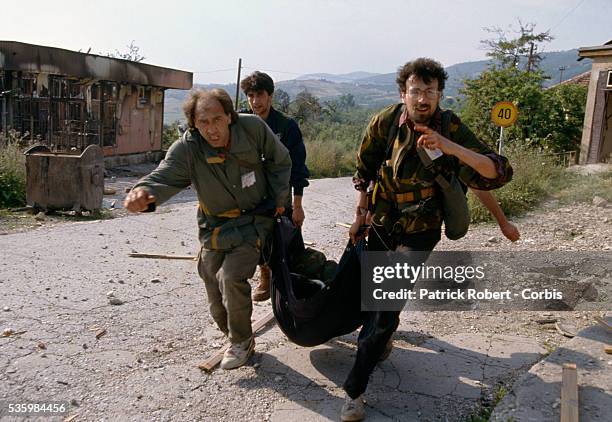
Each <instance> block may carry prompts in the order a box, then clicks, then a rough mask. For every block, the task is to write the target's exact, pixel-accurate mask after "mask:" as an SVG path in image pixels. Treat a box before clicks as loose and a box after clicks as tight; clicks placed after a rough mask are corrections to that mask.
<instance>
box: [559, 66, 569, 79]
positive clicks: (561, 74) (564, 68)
mask: <svg viewBox="0 0 612 422" xmlns="http://www.w3.org/2000/svg"><path fill="white" fill-rule="evenodd" d="M566 69H567V67H565V66H561V67H560V68H559V72H561V73H559V83H561V82H563V71H564V70H566Z"/></svg>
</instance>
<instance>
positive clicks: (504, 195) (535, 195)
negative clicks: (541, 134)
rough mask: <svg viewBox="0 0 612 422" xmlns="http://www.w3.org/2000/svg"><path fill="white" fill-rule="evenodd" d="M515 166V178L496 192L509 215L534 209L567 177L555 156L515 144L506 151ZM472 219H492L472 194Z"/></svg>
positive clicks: (469, 202)
mask: <svg viewBox="0 0 612 422" xmlns="http://www.w3.org/2000/svg"><path fill="white" fill-rule="evenodd" d="M504 155H506V156H507V157H508V159H509V160H510V163H511V164H512V168H513V169H514V176H513V178H512V181H511V182H510V183H508V184H507V185H506V186H504V187H503V188H501V189H497V190H495V191H494V192H493V193H494V195H495V197H496V198H497V201H498V202H499V203H500V206H501V208H502V210H504V213H505V214H506V215H507V216H512V215H520V214H522V213H524V212H525V211H528V210H529V209H532V208H533V207H534V206H535V205H536V204H538V203H539V202H540V201H541V200H543V199H545V198H546V197H548V196H549V194H551V193H552V192H553V191H554V190H555V189H556V186H557V183H559V181H560V180H563V179H564V178H566V177H567V175H566V174H565V172H564V168H563V167H561V166H559V165H558V164H556V163H555V161H554V158H553V157H551V156H547V155H542V154H540V153H539V151H538V150H535V149H532V148H529V147H526V146H521V145H514V146H510V147H509V148H508V149H507V150H506V151H505V154H504ZM468 204H469V206H470V212H471V215H472V222H479V221H487V220H490V219H491V218H492V216H491V214H490V213H489V211H488V210H487V209H486V208H485V207H484V206H483V205H482V204H481V203H480V201H478V199H477V198H476V197H475V196H474V195H472V194H469V195H468Z"/></svg>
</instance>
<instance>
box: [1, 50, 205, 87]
mask: <svg viewBox="0 0 612 422" xmlns="http://www.w3.org/2000/svg"><path fill="white" fill-rule="evenodd" d="M0 69H5V70H10V71H22V72H32V73H48V74H52V75H62V76H66V77H77V78H85V79H94V80H103V81H114V82H120V83H126V84H134V85H151V86H157V87H161V88H172V89H191V87H192V86H193V73H191V72H185V71H183V70H177V69H170V68H167V67H160V66H154V65H150V64H145V63H137V62H133V61H130V60H123V59H115V58H110V57H106V56H99V55H97V54H86V53H81V52H78V51H72V50H65V49H62V48H55V47H45V46H41V45H34V44H26V43H21V42H16V41H0Z"/></svg>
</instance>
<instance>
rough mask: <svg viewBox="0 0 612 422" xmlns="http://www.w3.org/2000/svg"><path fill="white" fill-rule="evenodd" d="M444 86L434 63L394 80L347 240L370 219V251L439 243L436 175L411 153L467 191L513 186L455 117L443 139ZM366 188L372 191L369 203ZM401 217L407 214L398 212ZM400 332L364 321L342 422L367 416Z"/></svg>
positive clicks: (369, 137)
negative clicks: (394, 98) (393, 98)
mask: <svg viewBox="0 0 612 422" xmlns="http://www.w3.org/2000/svg"><path fill="white" fill-rule="evenodd" d="M446 79H447V74H446V72H445V71H444V68H443V67H442V65H440V63H438V62H436V61H434V60H431V59H425V58H420V59H417V60H415V61H413V62H409V63H406V64H405V65H404V66H403V67H402V68H401V69H400V71H399V73H398V78H397V83H398V86H399V90H400V94H401V97H402V104H397V105H393V106H389V107H387V108H385V109H384V110H382V111H381V112H380V113H378V114H377V115H375V116H374V117H373V118H372V120H371V121H370V123H369V125H368V127H367V129H366V131H365V135H364V138H363V141H362V143H361V146H360V148H359V152H358V157H357V172H356V174H355V177H354V178H353V182H354V185H355V188H356V189H357V190H358V191H359V199H358V204H357V208H356V213H355V221H354V223H353V225H352V226H351V229H350V236H351V238H352V239H353V240H354V241H355V240H357V239H358V238H359V237H360V230H359V229H360V227H362V226H363V225H364V224H365V222H366V217H367V216H368V217H369V216H371V228H370V230H369V233H368V248H369V250H388V249H395V248H396V247H398V248H401V249H402V250H404V251H411V250H413V251H431V250H433V248H434V247H435V246H436V244H437V243H438V241H439V240H440V237H441V225H442V220H443V210H442V205H441V204H442V202H441V192H440V191H439V188H438V187H437V186H436V182H435V180H434V177H435V175H434V174H433V173H432V172H430V171H429V170H428V169H426V168H425V165H424V164H423V162H422V161H421V159H420V158H419V156H418V155H417V148H426V149H429V150H430V151H429V152H430V153H431V156H433V157H436V156H438V158H436V159H435V160H434V162H435V163H436V164H437V166H438V167H439V168H440V169H441V172H442V174H443V175H444V176H447V178H448V176H450V175H451V174H454V175H455V176H456V177H458V178H459V180H460V181H461V182H462V183H463V184H465V185H466V186H468V187H470V188H473V189H478V190H481V191H488V190H491V189H497V188H499V187H501V186H503V185H504V184H506V183H507V182H509V181H510V179H511V178H512V168H511V167H510V164H509V163H508V160H507V159H506V158H504V157H502V156H500V155H498V154H496V153H495V152H494V151H492V150H491V149H490V148H489V147H487V146H486V145H484V144H483V143H482V142H480V141H479V140H478V139H477V138H476V136H475V135H474V134H473V133H472V132H471V131H470V130H469V129H468V128H467V127H466V126H465V125H464V124H463V123H461V121H460V119H459V118H458V117H457V116H456V115H454V114H453V115H452V116H451V117H450V124H449V128H448V129H449V132H450V134H449V137H450V139H448V138H447V137H445V136H442V120H443V118H442V111H441V110H440V108H439V106H438V105H439V101H440V98H441V93H442V90H443V89H444V83H445V80H446ZM398 113H401V115H398ZM398 117H399V119H397V118H398ZM394 124H397V125H399V127H398V128H397V132H396V133H397V135H396V136H395V138H394V139H392V140H391V142H393V144H392V145H391V146H390V147H389V145H388V144H389V139H388V138H389V131H390V130H391V128H392V126H394ZM371 185H374V189H373V192H372V193H371V195H370V196H369V195H368V193H367V191H368V187H369V186H371ZM407 210H409V211H410V212H402V211H407ZM398 223H400V225H399V226H398ZM398 227H399V228H400V230H399V232H398V230H397V229H398ZM392 232H393V235H392ZM398 324H399V312H367V313H366V318H365V323H364V325H363V327H362V329H361V332H360V335H359V341H358V350H357V357H356V360H355V364H354V366H353V368H352V370H351V372H350V374H349V376H348V378H347V380H346V382H345V383H344V389H345V391H346V393H347V398H346V402H345V404H344V406H343V408H342V418H343V420H360V419H361V418H363V417H364V416H365V412H364V408H363V400H362V394H363V393H364V392H365V390H366V387H367V383H368V378H369V376H370V374H371V373H372V371H373V370H374V367H375V365H376V363H377V362H378V361H379V360H380V359H381V358H382V359H384V358H385V357H386V356H385V354H386V353H389V352H390V351H391V347H392V343H391V338H392V335H393V333H394V332H395V330H396V329H397V326H398Z"/></svg>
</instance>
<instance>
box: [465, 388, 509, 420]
mask: <svg viewBox="0 0 612 422" xmlns="http://www.w3.org/2000/svg"><path fill="white" fill-rule="evenodd" d="M507 394H508V390H507V389H506V387H505V386H504V385H498V386H497V388H495V390H494V391H493V396H492V399H491V402H490V403H486V404H483V406H482V407H481V408H480V409H478V410H477V411H475V412H474V413H472V414H471V415H470V416H468V417H467V419H466V420H465V422H488V421H489V420H490V419H491V414H492V413H493V409H495V406H497V405H498V404H499V402H500V401H502V399H503V398H504V397H506V395H507ZM513 421H514V419H513V418H510V419H507V420H506V422H513Z"/></svg>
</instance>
